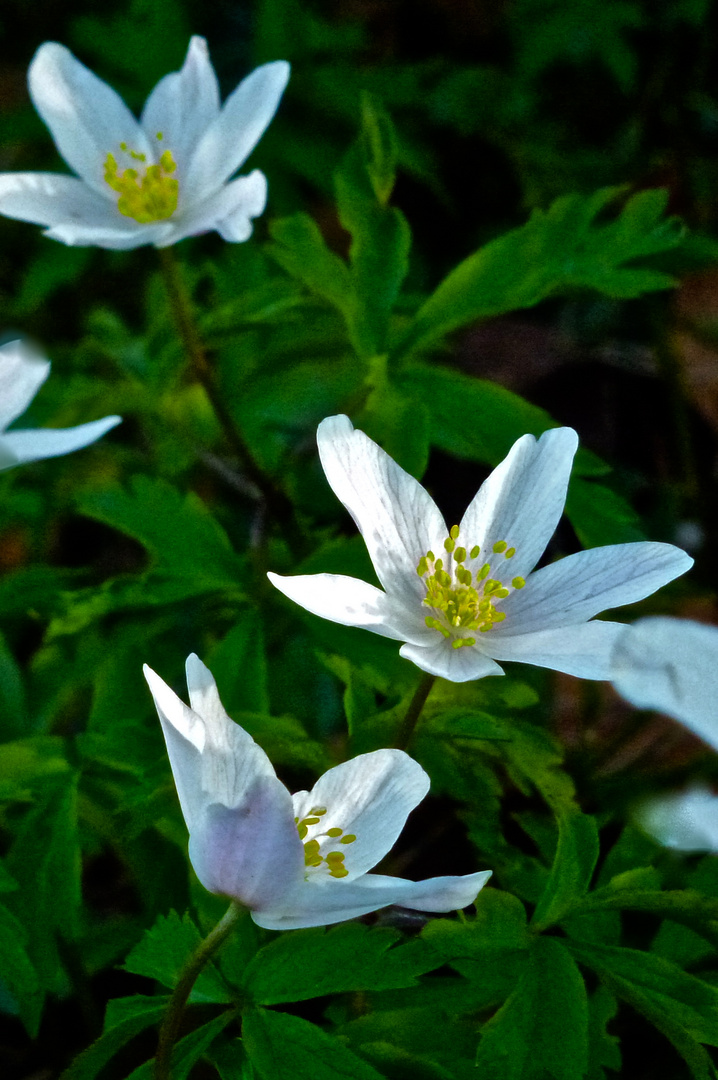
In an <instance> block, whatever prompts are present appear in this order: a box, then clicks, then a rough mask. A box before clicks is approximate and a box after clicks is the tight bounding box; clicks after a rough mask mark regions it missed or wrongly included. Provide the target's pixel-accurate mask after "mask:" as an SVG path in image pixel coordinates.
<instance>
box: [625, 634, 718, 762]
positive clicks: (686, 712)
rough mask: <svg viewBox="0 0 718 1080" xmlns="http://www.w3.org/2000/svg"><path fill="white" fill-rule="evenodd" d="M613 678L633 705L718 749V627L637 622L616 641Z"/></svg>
mask: <svg viewBox="0 0 718 1080" xmlns="http://www.w3.org/2000/svg"><path fill="white" fill-rule="evenodd" d="M612 678H613V685H614V687H615V689H616V690H617V691H618V693H619V694H620V695H621V696H622V697H624V698H626V700H627V701H630V702H631V704H632V705H635V706H636V707H637V708H639V709H656V710H657V711H658V712H662V713H665V714H666V715H667V716H671V717H673V719H674V720H679V721H680V722H681V723H682V724H684V725H685V726H686V727H687V728H690V730H691V731H693V732H694V733H695V734H696V735H698V736H700V738H701V739H704V740H705V741H706V742H707V743H709V744H710V745H711V746H712V747H713V748H714V749H716V750H718V627H716V626H706V625H705V624H704V623H697V622H692V621H691V620H690V619H672V618H669V617H668V616H665V617H659V616H655V617H653V616H652V617H649V618H646V619H638V620H637V621H636V622H635V623H633V624H632V625H631V626H626V627H624V630H623V633H622V634H621V636H620V637H619V638H618V640H617V642H616V646H615V649H614V653H613V664H612Z"/></svg>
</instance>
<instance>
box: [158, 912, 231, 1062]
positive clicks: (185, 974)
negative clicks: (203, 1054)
mask: <svg viewBox="0 0 718 1080" xmlns="http://www.w3.org/2000/svg"><path fill="white" fill-rule="evenodd" d="M244 910H245V909H244V907H243V906H242V905H241V904H238V903H237V902H236V901H234V900H233V901H232V903H231V904H230V905H229V907H228V908H227V910H226V912H225V913H224V915H223V916H222V918H221V919H220V920H219V922H218V923H217V925H216V926H215V927H214V929H213V930H210V932H209V934H208V935H207V937H206V938H205V939H204V941H202V942H200V944H199V945H198V946H197V948H196V949H195V951H194V952H193V953H192V955H191V956H190V957H189V959H188V960H187V962H186V964H185V965H184V967H183V968H182V971H181V972H180V976H179V979H178V980H177V985H176V986H175V988H174V990H173V991H172V997H171V998H170V1000H169V1004H168V1005H167V1011H166V1012H165V1015H164V1018H163V1020H162V1026H161V1027H160V1035H159V1041H158V1043H157V1054H156V1055H155V1068H154V1080H171V1075H172V1073H171V1063H172V1048H173V1047H174V1044H175V1041H176V1039H177V1034H178V1032H179V1028H180V1024H181V1022H182V1017H183V1016H184V1009H185V1005H186V1004H187V998H188V997H189V995H190V991H191V990H192V987H193V986H194V984H195V982H196V980H197V977H198V975H199V974H200V972H201V971H202V968H203V967H204V966H205V964H206V963H207V961H208V960H209V959H210V957H211V956H212V955H213V953H215V952H216V951H217V949H218V948H219V947H220V945H221V944H222V943H223V942H224V941H225V939H226V938H227V937H228V936H229V934H230V933H231V931H232V930H233V929H234V927H235V924H236V923H237V920H238V919H239V918H240V916H241V915H242V913H243V912H244Z"/></svg>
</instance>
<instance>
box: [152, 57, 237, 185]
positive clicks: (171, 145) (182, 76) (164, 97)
mask: <svg viewBox="0 0 718 1080" xmlns="http://www.w3.org/2000/svg"><path fill="white" fill-rule="evenodd" d="M218 116H219V86H218V85H217V76H216V75H215V73H214V68H213V67H212V64H211V63H210V59H209V52H208V50H207V42H206V41H205V40H204V38H202V37H193V38H192V39H191V40H190V43H189V48H188V49H187V56H186V58H185V62H184V64H183V65H182V70H181V71H175V72H172V74H171V75H165V77H164V78H163V79H160V81H159V82H158V83H157V86H156V87H155V88H154V90H153V91H152V93H151V94H150V96H149V97H148V99H147V102H146V104H145V107H144V109H143V111H142V120H141V123H142V127H143V128H144V132H145V135H146V136H147V138H148V140H149V141H150V143H151V144H153V145H156V141H157V134H158V132H161V134H162V145H161V149H162V150H170V151H171V153H172V156H173V158H174V160H175V161H176V163H177V174H178V176H179V177H180V184H181V179H182V176H183V175H184V174H186V170H187V168H188V166H189V160H190V157H191V155H192V153H193V151H194V149H195V147H196V145H197V143H198V142H199V141H200V139H201V138H202V136H203V135H204V133H205V132H206V131H207V128H208V127H209V126H210V124H212V122H213V121H214V120H216V118H217V117H218Z"/></svg>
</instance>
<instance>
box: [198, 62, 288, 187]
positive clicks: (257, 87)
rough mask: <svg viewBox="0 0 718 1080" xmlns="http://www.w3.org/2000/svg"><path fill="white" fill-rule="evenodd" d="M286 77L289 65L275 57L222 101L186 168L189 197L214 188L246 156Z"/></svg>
mask: <svg viewBox="0 0 718 1080" xmlns="http://www.w3.org/2000/svg"><path fill="white" fill-rule="evenodd" d="M288 79H289V64H287V63H286V61H284V60H277V61H275V62H274V63H271V64H264V65H263V66H262V67H258V68H256V69H255V70H254V71H253V72H252V73H251V75H248V76H247V78H246V79H244V80H243V81H242V82H241V83H240V84H239V86H238V87H237V89H236V90H235V91H234V92H233V93H232V94H230V96H229V97H228V98H227V100H226V101H225V103H224V106H223V108H222V111H221V113H220V114H219V116H218V117H217V118H216V120H215V121H214V122H213V123H212V124H211V125H210V127H209V128H208V130H207V131H205V133H204V135H203V136H202V138H201V139H200V140H199V142H198V144H197V148H196V150H195V152H194V154H193V156H192V160H191V162H190V165H189V169H188V171H187V187H188V190H189V191H190V192H191V198H192V200H193V201H194V200H195V199H204V198H205V197H206V196H207V195H209V194H211V193H212V192H213V191H216V190H217V189H218V188H219V187H221V185H222V184H223V183H224V182H225V180H229V178H230V176H231V175H232V174H233V173H234V172H236V170H237V169H238V168H239V166H240V165H241V164H242V163H243V162H244V161H245V160H246V159H247V158H248V157H249V155H250V153H251V152H252V150H253V149H254V147H255V146H256V145H257V143H258V142H259V140H260V138H261V137H262V135H263V134H264V132H265V130H266V128H267V126H268V125H269V122H270V121H271V119H272V117H273V116H274V114H275V112H276V111H277V106H278V105H279V101H280V98H281V96H282V94H283V93H284V88H285V86H286V85H287V80H288Z"/></svg>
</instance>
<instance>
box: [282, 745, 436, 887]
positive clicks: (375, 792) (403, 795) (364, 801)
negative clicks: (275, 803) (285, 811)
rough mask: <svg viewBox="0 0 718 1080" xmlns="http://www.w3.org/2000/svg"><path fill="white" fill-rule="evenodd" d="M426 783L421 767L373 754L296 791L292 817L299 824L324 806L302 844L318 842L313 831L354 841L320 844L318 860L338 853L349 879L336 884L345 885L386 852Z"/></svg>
mask: <svg viewBox="0 0 718 1080" xmlns="http://www.w3.org/2000/svg"><path fill="white" fill-rule="evenodd" d="M429 784H430V781H429V777H428V776H427V774H426V773H425V772H424V770H423V769H422V767H421V765H419V764H418V763H417V762H416V761H414V760H413V758H410V757H409V755H408V754H405V753H404V752H403V750H375V751H374V752H373V753H370V754H360V755H359V756H358V757H355V758H352V759H351V761H344V762H342V764H341V765H336V766H335V767H334V768H333V769H329V770H328V772H325V773H324V775H323V776H321V777H320V778H319V780H318V781H317V783H316V784H315V785H314V787H313V788H312V790H311V791H299V792H297V793H296V795H294V796H292V798H293V801H294V814H295V816H296V817H298V818H299V819H300V820H301V819H302V818H304V817H306V816H307V815H308V814H309V811H310V810H311V809H312V807H315V806H321V807H326V811H327V812H326V814H325V815H324V816H323V817H322V819H321V824H320V825H317V826H316V827H315V829H316V830H317V831H314V830H312V831H311V832H310V833H308V837H307V838H308V839H311V838H313V837H316V839H317V840H320V836H319V831H321V833H325V832H326V831H327V830H328V829H335V828H339V829H342V830H343V832H344V834H349V835H355V836H356V840H355V841H354V842H353V843H351V844H342V843H341V838H336V839H327V840H325V841H324V842H321V841H320V850H321V853H322V855H325V853H326V851H330V850H336V851H340V852H342V854H344V856H345V863H344V866H345V869H346V870H348V871H349V874H348V877H346V878H344V879H342V880H343V881H344V882H345V883H347V884H348V883H349V882H350V881H353V880H354V879H355V878H357V877H359V876H360V875H361V874H365V873H366V872H367V870H370V869H371V868H372V866H376V864H377V863H378V862H379V861H380V859H383V858H384V856H385V855H386V854H387V852H388V851H390V850H391V848H392V847H393V846H394V844H395V843H396V840H397V837H398V836H399V833H400V832H401V830H402V829H403V828H404V824H405V822H406V819H407V817H408V816H409V814H410V813H411V811H412V810H413V809H414V807H415V806H418V804H419V803H420V802H421V800H422V799H423V798H424V797H425V795H426V794H427V792H428V791H429ZM325 844H326V845H327V846H326V849H325Z"/></svg>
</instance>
